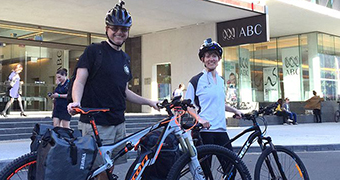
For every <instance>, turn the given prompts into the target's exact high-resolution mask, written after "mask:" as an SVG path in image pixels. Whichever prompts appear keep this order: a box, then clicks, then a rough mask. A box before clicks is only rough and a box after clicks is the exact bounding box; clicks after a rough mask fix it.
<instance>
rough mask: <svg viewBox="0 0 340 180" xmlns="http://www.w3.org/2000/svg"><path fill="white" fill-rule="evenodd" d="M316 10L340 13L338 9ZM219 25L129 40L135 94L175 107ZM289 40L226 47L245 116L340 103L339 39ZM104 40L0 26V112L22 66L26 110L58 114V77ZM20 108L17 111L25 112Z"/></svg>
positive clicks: (311, 34) (234, 98)
mask: <svg viewBox="0 0 340 180" xmlns="http://www.w3.org/2000/svg"><path fill="white" fill-rule="evenodd" d="M309 3H311V4H312V3H315V4H320V5H323V6H326V7H329V8H333V9H335V10H337V9H340V8H338V7H339V5H338V4H337V3H336V2H333V1H327V2H326V1H322V0H320V1H309ZM269 10H270V9H269ZM269 18H271V17H270V16H269ZM218 23H219V21H217V22H216V21H212V22H205V23H197V24H192V25H186V26H181V27H178V28H169V29H166V30H162V31H157V32H152V33H146V34H142V35H138V36H134V37H132V38H130V39H129V40H128V41H127V42H126V44H125V47H124V49H125V51H126V52H127V53H128V54H129V55H130V56H131V59H132V61H131V63H132V72H133V79H132V81H131V82H130V83H129V88H130V89H132V90H133V91H134V92H136V93H137V94H140V95H142V96H144V97H147V98H151V99H154V100H162V99H170V98H171V94H172V91H173V90H174V89H175V88H176V87H177V86H178V84H180V83H183V84H185V85H187V84H188V82H189V80H190V78H191V77H192V76H194V75H196V74H198V73H199V72H200V71H202V70H203V68H204V67H203V64H202V63H201V62H200V60H199V58H198V49H199V47H200V45H201V44H202V43H203V40H204V39H206V38H208V37H211V38H213V40H215V41H218V34H217V24H218ZM301 23H302V22H301ZM269 27H270V28H271V26H270V25H269ZM283 32H286V33H281V34H284V35H281V36H273V37H271V38H270V39H269V41H268V42H261V43H248V44H241V45H235V46H227V47H223V50H224V53H223V57H222V60H221V62H220V65H219V67H218V68H219V69H218V72H219V74H220V75H221V76H223V77H224V79H225V88H226V95H227V98H226V101H227V102H228V103H230V104H231V105H234V106H236V107H239V108H243V107H244V106H247V105H246V103H250V102H275V101H276V100H277V99H278V98H285V97H289V98H290V100H291V101H298V102H299V101H300V102H301V101H305V100H306V99H308V98H309V97H311V96H312V93H311V92H312V91H313V90H316V91H317V92H318V93H319V94H321V95H322V96H324V97H325V99H326V100H327V101H335V100H338V99H339V97H338V96H339V94H340V89H339V88H340V86H339V85H340V84H339V83H340V82H339V79H340V74H339V73H340V72H339V66H340V61H339V58H340V37H339V35H337V34H330V33H325V32H323V31H315V30H314V29H311V30H309V29H305V30H304V32H302V33H296V34H291V33H290V31H289V29H286V30H285V29H283ZM105 39H106V37H105V35H104V34H101V33H89V32H81V31H75V30H67V29H61V28H52V27H45V26H40V25H27V24H23V23H13V22H9V21H0V87H1V92H2V98H1V102H0V104H1V106H2V107H3V106H4V104H5V102H7V101H8V97H7V96H6V95H5V93H6V92H5V91H6V90H5V88H4V86H3V84H2V83H3V82H4V81H5V80H6V79H7V78H8V75H9V74H10V72H11V70H12V69H13V67H14V66H15V65H16V64H18V63H20V64H22V65H23V67H24V71H23V72H22V73H21V74H20V76H21V80H22V81H23V82H24V84H23V86H22V90H23V94H22V95H23V100H24V104H25V109H27V110H29V111H44V110H52V104H53V102H52V100H51V99H50V98H48V96H47V93H48V92H52V91H53V90H54V88H55V87H56V84H55V73H56V71H57V70H58V69H60V68H66V69H68V70H69V75H70V74H72V72H73V69H74V67H75V64H76V62H77V60H78V59H79V57H80V55H81V54H82V52H83V50H84V49H85V48H86V46H87V45H89V44H90V43H95V42H100V41H103V40H105ZM14 105H15V106H13V109H12V110H16V109H18V107H16V103H15V104H14ZM127 108H128V110H127V111H128V112H151V111H152V110H151V108H150V107H146V106H145V107H144V106H138V105H133V104H128V105H127Z"/></svg>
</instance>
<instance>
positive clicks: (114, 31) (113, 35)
mask: <svg viewBox="0 0 340 180" xmlns="http://www.w3.org/2000/svg"><path fill="white" fill-rule="evenodd" d="M129 30H130V28H129V27H123V26H106V32H107V35H108V37H109V38H110V39H111V41H113V42H114V43H115V44H117V45H122V44H123V43H124V42H125V41H126V39H127V38H128V36H129Z"/></svg>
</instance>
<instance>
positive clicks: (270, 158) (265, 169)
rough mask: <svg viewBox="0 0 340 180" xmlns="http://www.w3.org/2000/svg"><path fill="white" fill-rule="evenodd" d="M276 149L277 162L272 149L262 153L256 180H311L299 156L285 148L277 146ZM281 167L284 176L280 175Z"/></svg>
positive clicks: (255, 176)
mask: <svg viewBox="0 0 340 180" xmlns="http://www.w3.org/2000/svg"><path fill="white" fill-rule="evenodd" d="M275 149H276V152H277V160H276V158H275V152H274V151H273V149H272V148H271V147H268V148H267V149H265V150H264V151H263V152H262V154H261V156H260V157H259V159H258V160H257V163H256V166H255V174H254V179H255V180H260V179H271V180H281V179H285V178H284V176H285V177H286V179H289V180H300V179H301V180H302V179H303V180H309V176H308V173H307V169H306V167H305V166H304V164H303V162H302V161H301V159H300V158H299V157H298V155H297V154H295V153H294V152H293V151H291V150H289V149H287V148H285V147H283V146H275ZM280 165H281V166H282V170H283V173H284V175H282V173H280V168H279V166H280Z"/></svg>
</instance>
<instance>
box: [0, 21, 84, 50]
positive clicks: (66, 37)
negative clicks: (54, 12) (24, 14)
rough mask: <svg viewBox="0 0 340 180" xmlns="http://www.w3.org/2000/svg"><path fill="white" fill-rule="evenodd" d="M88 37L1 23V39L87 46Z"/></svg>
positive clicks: (51, 29)
mask: <svg viewBox="0 0 340 180" xmlns="http://www.w3.org/2000/svg"><path fill="white" fill-rule="evenodd" d="M88 36H89V34H88V33H85V32H79V31H71V30H63V29H57V28H49V27H42V26H34V25H25V24H18V23H10V22H4V21H0V37H9V38H14V39H25V40H32V41H46V42H57V43H66V44H76V45H87V44H88V41H87V39H88Z"/></svg>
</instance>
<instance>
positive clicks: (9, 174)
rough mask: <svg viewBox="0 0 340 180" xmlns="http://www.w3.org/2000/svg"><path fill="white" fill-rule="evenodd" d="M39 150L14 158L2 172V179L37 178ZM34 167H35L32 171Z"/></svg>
mask: <svg viewBox="0 0 340 180" xmlns="http://www.w3.org/2000/svg"><path fill="white" fill-rule="evenodd" d="M36 162H37V152H36V151H35V152H31V153H27V154H25V155H22V156H20V157H18V158H17V159H15V160H13V161H12V162H11V163H9V164H8V165H7V166H5V167H4V168H3V169H2V170H1V172H0V179H1V180H17V179H20V180H35V165H36ZM32 168H34V170H33V172H34V173H32Z"/></svg>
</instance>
